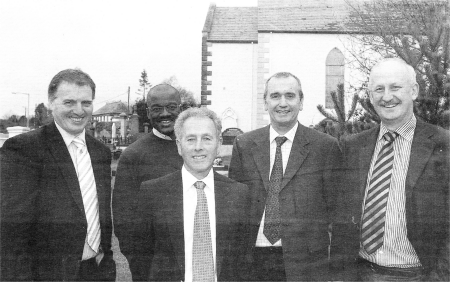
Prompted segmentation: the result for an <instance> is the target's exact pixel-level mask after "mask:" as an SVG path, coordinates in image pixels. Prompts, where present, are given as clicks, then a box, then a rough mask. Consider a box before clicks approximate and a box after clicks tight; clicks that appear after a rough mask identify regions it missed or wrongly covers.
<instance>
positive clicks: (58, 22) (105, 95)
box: [0, 0, 257, 118]
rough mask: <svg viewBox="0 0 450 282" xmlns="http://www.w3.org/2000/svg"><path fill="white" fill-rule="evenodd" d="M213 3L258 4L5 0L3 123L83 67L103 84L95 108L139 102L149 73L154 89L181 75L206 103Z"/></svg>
mask: <svg viewBox="0 0 450 282" xmlns="http://www.w3.org/2000/svg"><path fill="white" fill-rule="evenodd" d="M211 2H215V3H216V5H217V6H219V7H226V6H256V5H257V0H216V1H209V0H191V1H185V0H184V1H183V0H157V1H154V0H140V1H133V0H122V1H117V0H113V1H111V0H109V1H100V0H76V1H75V0H73V1H67V0H40V1H35V0H14V1H6V0H0V38H1V43H0V118H4V117H5V116H10V115H11V114H20V115H23V114H24V112H25V107H27V103H28V102H27V99H28V98H27V95H24V94H16V95H13V94H12V92H20V93H29V94H30V95H29V96H30V109H31V111H30V113H31V114H33V112H34V108H35V105H37V104H39V103H42V102H44V103H47V87H48V84H49V82H50V80H51V79H52V77H53V76H54V75H55V74H56V73H58V72H59V71H61V70H63V69H67V68H75V67H76V68H80V69H82V70H83V71H85V72H87V73H88V74H89V75H90V76H91V77H92V78H93V79H94V81H95V83H96V85H97V90H96V97H95V100H94V111H95V110H96V109H99V108H100V107H101V106H102V105H104V104H105V102H106V101H108V102H109V101H115V100H123V101H126V100H127V90H128V86H130V87H131V99H130V100H131V101H134V100H136V98H137V97H138V94H136V92H137V91H138V88H139V78H140V74H141V72H142V70H143V69H146V70H147V72H148V75H149V80H150V82H151V83H152V84H153V85H155V84H157V83H160V82H161V81H162V80H164V79H167V78H169V77H171V76H176V78H177V79H178V81H179V83H180V85H182V86H184V87H185V88H187V89H189V90H191V91H193V92H194V93H195V95H196V97H197V99H200V71H201V35H202V29H203V25H204V23H205V18H206V15H207V12H208V8H209V5H210V3H211Z"/></svg>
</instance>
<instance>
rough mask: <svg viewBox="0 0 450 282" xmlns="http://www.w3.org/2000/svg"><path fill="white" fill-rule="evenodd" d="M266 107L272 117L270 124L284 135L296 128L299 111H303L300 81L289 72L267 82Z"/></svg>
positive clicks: (276, 75)
mask: <svg viewBox="0 0 450 282" xmlns="http://www.w3.org/2000/svg"><path fill="white" fill-rule="evenodd" d="M264 107H265V109H266V111H268V112H269V115H270V124H271V125H272V127H273V128H274V129H275V130H276V131H277V132H278V133H279V134H284V133H286V132H288V131H289V130H290V129H291V128H292V127H294V125H295V123H296V122H297V116H298V113H299V111H301V110H302V109H303V92H302V86H301V84H300V80H299V79H298V78H297V77H296V76H295V75H293V74H291V73H288V72H279V73H276V74H274V75H272V76H271V77H270V78H269V79H268V80H267V81H266V87H265V91H264Z"/></svg>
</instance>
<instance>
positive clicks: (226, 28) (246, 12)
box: [208, 7, 258, 42]
mask: <svg viewBox="0 0 450 282" xmlns="http://www.w3.org/2000/svg"><path fill="white" fill-rule="evenodd" d="M208 41H237V42H251V41H255V42H256V41H258V8H257V7H216V8H215V10H214V14H213V19H212V24H211V30H210V32H209V36H208Z"/></svg>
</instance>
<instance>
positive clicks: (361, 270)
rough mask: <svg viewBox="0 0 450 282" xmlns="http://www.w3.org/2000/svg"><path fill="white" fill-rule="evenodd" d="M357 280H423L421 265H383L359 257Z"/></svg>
mask: <svg viewBox="0 0 450 282" xmlns="http://www.w3.org/2000/svg"><path fill="white" fill-rule="evenodd" d="M357 263H358V280H359V281H374V282H375V281H423V279H424V278H425V277H424V275H423V272H422V268H421V267H413V268H398V267H385V266H380V265H377V264H375V263H372V262H369V261H367V260H365V259H362V258H360V259H359V260H358V262H357Z"/></svg>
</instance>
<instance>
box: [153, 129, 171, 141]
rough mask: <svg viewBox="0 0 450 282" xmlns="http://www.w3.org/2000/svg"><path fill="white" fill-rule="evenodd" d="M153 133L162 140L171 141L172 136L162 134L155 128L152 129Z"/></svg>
mask: <svg viewBox="0 0 450 282" xmlns="http://www.w3.org/2000/svg"><path fill="white" fill-rule="evenodd" d="M152 131H153V134H155V135H156V136H157V137H159V138H161V139H164V140H170V141H172V138H170V137H169V136H167V135H164V134H162V133H161V132H159V131H158V130H156V129H155V128H153V129H152Z"/></svg>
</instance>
